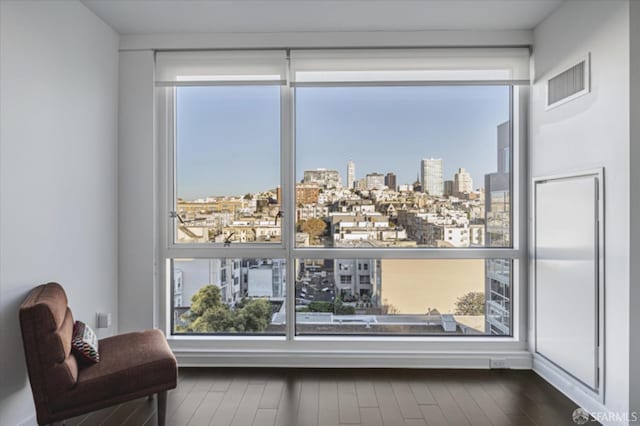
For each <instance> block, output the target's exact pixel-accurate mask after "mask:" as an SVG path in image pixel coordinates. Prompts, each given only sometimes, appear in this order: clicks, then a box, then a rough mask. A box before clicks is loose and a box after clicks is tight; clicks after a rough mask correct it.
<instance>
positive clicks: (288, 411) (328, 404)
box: [65, 368, 597, 426]
mask: <svg viewBox="0 0 640 426" xmlns="http://www.w3.org/2000/svg"><path fill="white" fill-rule="evenodd" d="M576 408H577V406H576V405H575V404H574V403H573V402H571V401H570V400H569V399H567V398H566V397H564V396H563V395H562V394H560V393H559V392H558V391H556V390H555V389H554V388H553V387H552V386H551V385H549V384H548V383H546V382H545V381H544V380H542V379H541V378H540V377H539V376H537V375H536V374H535V373H533V372H531V371H516V370H502V371H498V370H482V371H476V370H377V369H372V370H369V369H367V370H359V369H358V370H341V369H331V370H307V369H246V368H245V369H223V368H181V369H180V373H179V383H178V387H177V388H176V389H174V390H172V391H170V392H169V395H168V398H167V425H168V426H174V425H175V426H177V425H214V426H227V425H233V426H252V425H254V426H307V425H310V426H343V425H345V426H346V425H349V426H357V425H362V426H425V425H426V426H433V425H438V426H439V425H451V426H464V425H474V426H475V425H500V426H502V425H514V426H528V425H539V426H550V425H575V423H574V422H573V421H572V420H571V413H572V412H573V410H574V409H576ZM156 421H157V419H156V401H155V399H154V400H153V401H149V400H148V399H146V398H142V399H138V400H135V401H131V402H128V403H126V404H121V405H118V406H115V407H111V408H107V409H103V410H100V411H96V412H94V413H91V414H89V415H85V416H81V417H76V418H74V419H70V420H67V421H66V422H65V424H66V425H68V426H72V425H85V426H88V425H106V426H116V425H117V426H120V425H133V426H137V425H155V424H156ZM589 424H597V423H595V422H594V423H589Z"/></svg>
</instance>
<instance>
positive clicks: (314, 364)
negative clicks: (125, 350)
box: [174, 349, 532, 370]
mask: <svg viewBox="0 0 640 426" xmlns="http://www.w3.org/2000/svg"><path fill="white" fill-rule="evenodd" d="M174 353H175V355H176V358H177V359H178V365H180V366H181V367H281V368H282V367H289V368H475V369H489V368H491V364H490V363H491V359H495V358H499V359H501V360H505V362H506V366H507V368H511V369H521V370H530V369H531V368H532V358H531V354H530V353H529V352H527V351H510V352H497V353H496V352H491V353H489V352H475V353H474V352H446V353H445V352H439V353H402V352H395V353H394V352H378V353H375V352H366V353H358V352H353V351H349V352H347V351H343V352H340V351H321V352H320V351H313V352H311V351H301V352H291V351H260V352H257V351H224V350H215V351H212V350H208V351H203V350H186V349H182V350H180V349H178V350H176V349H174Z"/></svg>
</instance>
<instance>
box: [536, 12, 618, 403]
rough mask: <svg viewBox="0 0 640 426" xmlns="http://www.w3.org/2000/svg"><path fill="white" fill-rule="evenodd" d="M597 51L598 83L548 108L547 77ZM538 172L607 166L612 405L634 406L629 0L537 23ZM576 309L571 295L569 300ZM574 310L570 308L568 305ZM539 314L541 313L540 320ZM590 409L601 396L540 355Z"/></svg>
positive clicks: (608, 394) (594, 78) (608, 395)
mask: <svg viewBox="0 0 640 426" xmlns="http://www.w3.org/2000/svg"><path fill="white" fill-rule="evenodd" d="M588 52H591V61H592V62H591V83H592V91H591V93H590V94H588V95H586V96H583V97H581V98H579V99H577V100H575V101H572V102H569V103H567V104H565V105H563V106H560V107H558V108H555V109H552V110H549V111H545V108H544V105H545V87H544V78H545V76H549V73H550V72H551V73H553V72H556V71H562V70H563V69H562V67H563V66H567V65H572V64H573V63H575V61H577V60H579V59H580V57H583V56H584V55H585V54H587V53H588ZM533 58H534V68H535V74H534V78H535V83H534V86H533V89H532V102H531V104H532V107H531V111H530V113H531V127H530V129H531V140H530V144H531V148H530V151H531V159H530V170H531V176H532V177H539V176H545V175H553V174H560V173H567V172H570V171H576V170H583V169H590V168H597V167H604V168H605V253H606V259H605V288H606V290H605V291H606V295H605V323H606V324H605V351H606V354H605V402H604V404H605V407H606V409H608V410H611V411H614V412H627V411H628V409H629V382H630V377H629V304H628V302H627V301H628V297H629V288H630V287H629V282H630V281H629V268H630V263H629V220H630V216H629V179H630V171H629V169H630V167H629V126H630V122H629V89H630V87H629V2H628V1H626V0H625V1H622V0H620V1H619V0H613V1H602V2H596V1H567V2H565V3H564V4H563V5H562V6H561V7H560V8H559V9H558V10H556V11H555V12H554V13H553V14H552V15H551V16H550V17H548V18H547V19H546V20H545V21H544V22H543V23H542V24H540V25H539V26H538V27H537V28H536V29H535V31H534V48H533ZM567 309H568V310H569V309H570V303H568V304H567ZM567 314H570V311H568V312H567ZM532 322H533V321H532ZM534 369H536V370H537V371H539V372H541V373H544V374H545V375H546V376H547V377H548V378H551V380H552V381H553V382H554V384H556V385H557V386H560V387H561V388H563V390H564V391H565V392H567V393H569V394H570V395H571V396H572V397H573V398H574V399H576V401H577V402H578V403H579V404H581V405H583V406H584V407H585V408H587V409H596V410H598V409H600V410H601V409H602V408H603V407H602V406H601V405H598V404H597V401H595V400H592V399H590V398H588V397H587V396H586V395H585V394H581V393H580V392H579V391H576V390H575V389H573V388H572V385H573V384H575V383H572V382H571V381H570V380H569V381H564V379H566V378H561V376H550V375H549V371H548V370H545V369H543V368H542V367H541V365H540V364H539V363H536V362H534Z"/></svg>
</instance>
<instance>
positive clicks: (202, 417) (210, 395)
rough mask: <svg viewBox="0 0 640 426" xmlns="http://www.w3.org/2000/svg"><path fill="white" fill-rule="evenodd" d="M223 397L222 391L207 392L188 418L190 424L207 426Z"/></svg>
mask: <svg viewBox="0 0 640 426" xmlns="http://www.w3.org/2000/svg"><path fill="white" fill-rule="evenodd" d="M222 398H224V392H207V394H206V395H205V397H204V399H203V400H202V403H201V404H200V406H199V407H198V408H197V409H196V411H195V412H194V413H193V416H192V417H191V419H190V420H189V425H190V426H207V425H208V424H209V423H210V422H211V419H212V418H213V415H214V414H215V412H216V410H217V409H218V407H219V406H220V403H221V402H222Z"/></svg>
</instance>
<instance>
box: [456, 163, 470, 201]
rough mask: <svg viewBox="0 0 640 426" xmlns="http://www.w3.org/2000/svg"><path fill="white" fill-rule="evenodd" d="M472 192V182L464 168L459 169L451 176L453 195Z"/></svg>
mask: <svg viewBox="0 0 640 426" xmlns="http://www.w3.org/2000/svg"><path fill="white" fill-rule="evenodd" d="M471 192H473V180H472V179H471V175H470V174H469V172H467V171H466V170H465V169H464V168H462V167H461V168H459V169H458V173H456V174H455V175H454V176H453V195H461V194H470V193H471Z"/></svg>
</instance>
